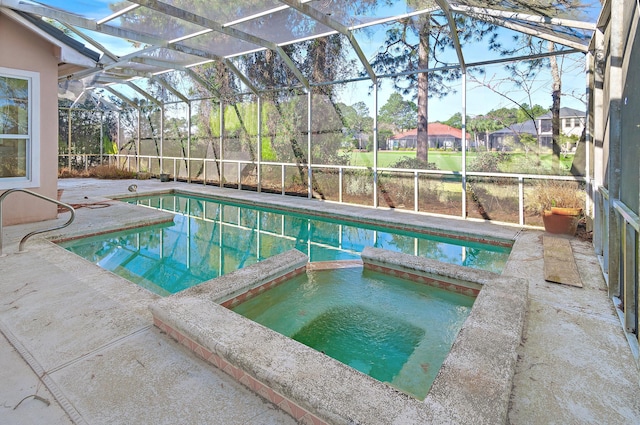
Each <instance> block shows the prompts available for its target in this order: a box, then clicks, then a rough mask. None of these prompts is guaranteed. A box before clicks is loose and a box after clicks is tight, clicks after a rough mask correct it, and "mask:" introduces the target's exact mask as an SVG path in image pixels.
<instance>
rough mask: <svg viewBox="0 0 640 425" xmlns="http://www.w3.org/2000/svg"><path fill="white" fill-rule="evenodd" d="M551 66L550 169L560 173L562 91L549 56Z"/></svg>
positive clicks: (554, 62) (556, 71)
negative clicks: (551, 150) (551, 154)
mask: <svg viewBox="0 0 640 425" xmlns="http://www.w3.org/2000/svg"><path fill="white" fill-rule="evenodd" d="M548 46H549V51H550V52H553V51H554V50H555V46H554V44H553V42H551V41H550V42H549V44H548ZM549 63H550V65H551V77H552V78H553V87H552V91H551V100H552V104H551V138H552V149H553V157H552V168H553V172H554V173H556V174H558V173H560V94H561V90H562V82H561V80H560V70H559V69H558V61H557V59H556V57H555V56H549Z"/></svg>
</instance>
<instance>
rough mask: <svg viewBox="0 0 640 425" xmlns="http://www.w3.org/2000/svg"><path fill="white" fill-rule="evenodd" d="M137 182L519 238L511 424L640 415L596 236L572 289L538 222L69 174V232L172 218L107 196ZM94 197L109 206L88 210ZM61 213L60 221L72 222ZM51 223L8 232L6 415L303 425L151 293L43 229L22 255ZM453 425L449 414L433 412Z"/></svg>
mask: <svg viewBox="0 0 640 425" xmlns="http://www.w3.org/2000/svg"><path fill="white" fill-rule="evenodd" d="M131 184H136V185H137V191H138V192H139V193H144V192H151V191H160V190H170V189H174V188H179V189H182V190H185V191H190V192H195V193H202V194H215V195H222V196H227V197H231V198H242V199H244V200H247V201H249V202H254V201H259V202H262V203H269V204H274V205H280V206H285V207H286V206H289V207H295V208H302V209H307V210H324V211H331V212H335V213H339V214H341V215H346V216H355V217H365V218H369V217H371V218H375V219H377V220H380V221H384V222H387V223H402V224H405V225H412V224H416V225H421V226H429V227H435V228H439V229H442V230H445V231H447V230H449V231H456V232H463V233H468V234H474V235H479V236H486V237H498V238H505V239H513V240H515V244H514V247H513V251H512V253H511V256H510V258H509V261H508V263H507V265H506V267H505V270H504V271H503V276H515V277H521V278H525V279H527V280H528V282H529V295H528V297H529V298H528V311H527V315H526V320H525V327H524V331H523V338H522V343H521V345H520V347H519V350H518V361H517V366H516V370H515V375H514V377H513V383H512V384H513V385H512V391H511V399H510V404H509V408H508V418H507V420H506V423H513V424H530V423H567V424H569V423H580V424H586V423H594V424H604V423H612V424H613V423H640V400H639V399H638V397H637V394H638V389H639V388H638V385H639V382H638V374H637V369H636V368H635V367H629V366H630V365H635V364H636V360H635V358H634V355H633V353H632V351H631V349H630V345H629V344H628V342H627V340H626V337H625V334H624V332H623V330H622V327H621V325H620V320H619V318H618V315H617V313H616V310H615V308H614V306H613V304H612V302H611V299H610V298H609V297H608V294H607V287H606V284H605V281H604V278H603V276H602V272H601V268H600V264H599V260H598V258H597V257H596V255H595V253H594V249H593V246H592V245H591V244H589V243H587V242H583V241H580V240H578V239H571V240H570V243H571V247H572V249H573V252H574V256H575V260H576V264H577V267H578V270H579V272H580V277H581V279H582V281H583V284H584V287H583V288H575V287H570V286H564V285H557V284H553V283H548V282H546V281H545V280H544V277H543V251H542V235H543V232H541V231H537V230H531V229H524V228H521V227H519V226H508V225H499V224H494V223H489V222H481V221H472V220H464V221H463V220H456V219H453V218H449V219H445V218H439V217H432V216H426V215H423V214H414V213H410V212H402V211H395V210H392V209H389V210H382V209H372V208H365V207H357V206H349V205H338V204H335V203H328V202H321V201H317V200H309V199H305V198H297V197H282V196H277V195H268V194H256V193H252V192H247V191H239V190H233V189H221V188H218V187H212V186H205V185H193V184H192V185H188V184H186V183H179V182H169V183H160V182H159V181H158V180H153V179H152V180H121V181H105V180H94V179H63V180H60V181H59V183H58V185H59V188H61V189H64V193H63V198H62V200H63V201H64V202H68V203H71V204H84V205H85V207H84V208H79V209H78V210H77V217H76V221H75V222H74V223H73V224H72V225H71V226H70V227H69V228H67V229H64V230H62V231H60V233H63V234H65V235H71V236H74V235H81V234H88V233H98V232H102V231H108V230H114V229H118V228H123V227H133V226H140V225H145V224H151V223H156V222H162V221H166V220H168V219H170V215H169V214H168V213H163V212H159V211H154V210H150V209H147V208H139V207H135V206H133V205H129V204H124V203H120V202H117V201H112V200H110V199H108V196H110V195H117V194H128V193H129V192H128V191H127V188H128V187H129V185H131ZM95 203H98V204H102V207H101V208H96V207H97V205H91V204H95ZM104 205H108V206H104ZM92 207H93V208H92ZM60 217H61V218H59V219H58V221H59V222H62V221H64V220H65V219H66V217H65V215H61V216H60ZM49 224H50V223H35V224H27V225H18V226H10V227H7V228H5V229H4V232H5V246H4V247H3V250H4V253H5V254H6V255H5V256H4V257H0V270H2V279H1V281H0V294H1V296H2V302H1V308H0V330H1V331H2V334H3V338H2V339H0V359H2V364H3V365H4V367H3V368H2V370H1V371H0V379H2V382H4V383H5V384H4V385H2V386H1V387H0V397H1V399H2V407H1V412H0V417H2V418H3V420H4V421H7V423H14V424H45V423H46V424H65V423H76V424H83V423H87V424H93V423H96V424H97V423H154V424H161V423H167V424H170V423H178V422H180V423H224V424H287V423H294V420H293V419H292V418H291V417H289V416H288V415H286V414H285V413H284V412H282V411H281V410H278V409H276V408H275V407H274V406H273V405H271V404H269V403H267V402H265V401H263V400H262V399H261V398H260V397H258V396H257V395H255V394H254V393H252V392H250V391H249V390H247V389H246V388H245V387H243V386H242V385H240V384H239V383H237V382H236V381H234V380H233V379H232V378H230V377H229V376H228V375H226V374H225V373H223V372H222V371H220V370H217V369H215V368H213V367H211V366H209V365H208V364H207V363H205V362H204V361H202V360H200V359H198V358H196V357H195V356H194V355H193V354H191V353H190V352H189V351H188V350H186V349H185V348H184V347H183V346H181V345H180V344H178V343H176V342H174V341H172V340H171V339H169V338H168V336H167V335H164V334H162V332H160V330H159V329H157V328H155V327H154V326H153V322H152V319H151V313H150V312H149V310H148V305H149V304H150V303H151V302H153V301H154V300H156V299H157V296H156V295H154V294H152V293H150V292H148V291H146V290H144V289H142V288H139V287H137V286H136V285H134V284H132V283H129V282H128V281H126V280H124V279H122V278H120V277H117V276H115V275H113V274H112V273H110V272H107V271H105V270H102V269H100V268H98V267H97V266H94V265H90V264H89V263H87V262H86V261H85V260H82V259H81V258H79V257H77V256H75V255H74V254H71V253H69V252H67V251H66V250H64V249H62V248H60V247H58V246H56V245H55V244H53V243H51V242H49V241H47V240H46V239H45V238H39V237H35V238H33V239H31V240H29V241H28V242H27V245H26V251H25V252H23V253H17V252H16V251H17V243H18V241H19V239H20V238H21V237H22V236H23V235H24V234H26V233H28V232H29V231H31V230H33V229H38V228H42V227H46V226H48V225H49ZM49 236H53V235H49ZM636 358H637V356H636ZM469 367H470V368H473V367H474V365H469ZM479 390H482V388H480V389H479ZM469 407H470V408H473V406H469ZM451 422H453V420H452V418H451V417H439V418H438V420H437V421H434V423H451ZM383 423H384V422H383ZM395 423H402V422H400V421H399V419H398V420H396V421H395Z"/></svg>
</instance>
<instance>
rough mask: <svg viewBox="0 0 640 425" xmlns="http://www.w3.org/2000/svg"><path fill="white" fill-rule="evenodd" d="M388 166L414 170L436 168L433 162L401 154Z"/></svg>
mask: <svg viewBox="0 0 640 425" xmlns="http://www.w3.org/2000/svg"><path fill="white" fill-rule="evenodd" d="M390 168H409V169H414V170H438V169H439V168H438V167H437V166H436V164H435V162H426V161H423V160H421V159H418V158H411V157H408V156H403V157H402V158H400V159H399V160H397V161H396V162H394V163H393V164H391V165H390Z"/></svg>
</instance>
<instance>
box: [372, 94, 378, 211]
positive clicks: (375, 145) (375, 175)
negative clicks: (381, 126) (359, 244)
mask: <svg viewBox="0 0 640 425" xmlns="http://www.w3.org/2000/svg"><path fill="white" fill-rule="evenodd" d="M373 112H374V113H373V206H374V207H376V208H377V207H378V84H374V85H373Z"/></svg>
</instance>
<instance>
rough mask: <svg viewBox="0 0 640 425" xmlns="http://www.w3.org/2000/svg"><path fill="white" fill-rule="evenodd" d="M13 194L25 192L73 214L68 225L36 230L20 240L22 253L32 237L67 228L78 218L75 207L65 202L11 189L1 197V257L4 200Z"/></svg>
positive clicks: (0, 253)
mask: <svg viewBox="0 0 640 425" xmlns="http://www.w3.org/2000/svg"><path fill="white" fill-rule="evenodd" d="M13 192H23V193H26V194H29V195H33V196H35V197H36V198H40V199H44V200H45V201H48V202H51V203H54V204H57V205H59V206H61V207H63V208H66V209H68V210H69V212H70V213H71V217H69V220H67V222H66V223H64V224H61V225H59V226H55V227H51V228H47V229H42V230H34V231H33V232H30V233H28V234H27V235H25V236H24V237H23V238H22V239H21V240H20V244H19V245H18V251H19V252H22V251H23V250H24V244H25V243H26V242H27V239H29V238H30V237H31V236H34V235H37V234H40V233H45V232H50V231H52V230H58V229H64V228H65V227H67V226H69V225H70V224H71V223H72V222H73V220H74V219H75V217H76V212H75V210H74V209H73V207H72V206H71V205H69V204H65V203H64V202H60V201H57V200H55V199H53V198H49V197H48V196H44V195H41V194H39V193H36V192H32V191H30V190H27V189H9V190H7V191H6V192H4V193H3V194H2V195H0V256H1V255H2V201H4V199H5V198H6V197H7V196H8V195H9V194H11V193H13Z"/></svg>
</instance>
